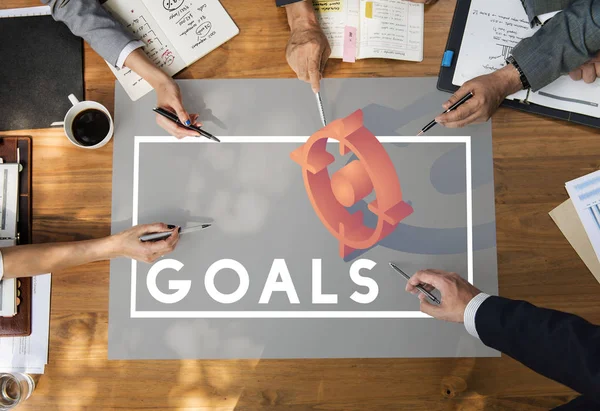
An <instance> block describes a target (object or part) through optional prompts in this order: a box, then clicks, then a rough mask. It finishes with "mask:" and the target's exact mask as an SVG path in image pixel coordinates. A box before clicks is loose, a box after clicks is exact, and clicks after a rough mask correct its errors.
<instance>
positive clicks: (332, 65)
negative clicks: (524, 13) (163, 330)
mask: <svg viewBox="0 0 600 411" xmlns="http://www.w3.org/2000/svg"><path fill="white" fill-rule="evenodd" d="M71 1H83V0H71ZM86 1H87V0H86ZM89 1H92V0H89ZM38 4H39V3H38V2H37V1H36V0H3V1H2V2H1V4H0V7H2V8H9V7H23V6H35V5H38ZM223 5H224V6H225V8H226V9H227V10H228V12H229V13H230V14H231V17H232V18H233V19H234V20H235V22H236V23H237V25H238V26H239V28H240V35H239V36H237V37H235V38H234V39H233V40H232V41H230V42H228V43H226V44H225V45H224V46H222V47H221V48H219V49H217V50H215V51H214V52H212V53H210V54H209V55H208V56H206V57H204V58H203V59H201V60H200V61H198V62H197V63H195V64H194V65H193V66H192V67H190V68H188V69H186V70H184V71H183V72H181V73H180V74H179V75H178V76H177V78H196V79H200V78H271V77H293V76H294V75H293V72H292V71H291V70H290V69H289V67H288V66H287V63H286V61H285V56H284V49H285V45H286V41H287V37H288V29H287V25H286V19H285V13H284V11H283V10H280V9H276V8H275V7H274V5H273V0H254V1H251V2H241V1H236V0H223ZM454 6H455V1H451V0H440V1H439V2H438V3H437V4H434V5H431V6H428V7H426V11H425V53H424V60H423V62H422V63H418V64H417V63H410V62H398V61H386V60H379V59H374V60H363V61H359V62H357V63H355V64H343V63H341V62H340V61H339V60H331V61H329V63H328V65H327V69H326V72H325V75H326V76H327V77H385V76H398V77H409V76H436V75H437V73H438V69H439V64H440V60H441V56H442V52H443V48H444V45H445V42H446V38H447V35H448V30H449V27H450V22H451V19H452V13H453V10H454ZM84 59H85V62H84V67H85V92H86V99H90V100H97V101H99V102H101V103H102V104H104V105H106V106H107V107H108V108H109V109H110V110H111V111H112V109H113V105H114V98H113V95H114V82H115V80H114V77H113V75H112V74H111V72H110V70H109V69H108V67H107V66H106V64H105V63H104V61H103V60H102V59H101V58H100V57H99V56H98V55H97V54H95V53H94V51H93V50H91V49H90V48H89V46H87V45H86V47H85V56H84ZM65 98H66V96H65ZM400 98H401V96H400ZM0 104H1V103H0ZM2 134H3V135H6V134H15V135H16V134H20V135H23V134H26V135H31V136H32V137H33V219H34V220H33V221H34V241H35V242H38V243H41V242H48V241H64V240H77V239H87V238H95V237H100V236H104V235H108V234H109V232H110V213H111V178H112V177H111V176H112V148H113V146H112V144H109V145H107V146H105V147H104V148H102V149H99V150H82V149H78V148H76V147H74V146H73V145H71V143H69V142H68V140H67V139H66V138H65V137H64V136H63V135H62V132H61V131H60V129H55V130H51V129H46V130H26V131H23V130H20V131H15V132H12V133H2ZM493 141H494V146H493V149H494V166H495V185H496V215H497V232H498V262H499V286H500V295H502V296H506V297H510V298H519V299H527V300H529V301H530V302H532V303H534V304H538V305H541V306H544V307H550V308H555V309H559V310H565V311H570V312H573V313H576V314H578V315H581V316H583V317H585V318H586V319H588V320H590V321H592V322H595V323H600V304H599V303H598V300H599V297H600V284H598V283H597V282H596V281H595V280H594V278H593V276H592V275H591V274H590V273H589V272H588V270H587V269H586V267H585V266H584V264H583V263H582V262H581V261H580V260H579V258H578V257H577V255H576V253H575V251H574V250H573V249H571V247H570V246H569V244H568V243H567V241H566V240H565V238H564V237H563V236H562V235H561V233H560V231H559V230H558V229H557V227H556V226H555V225H554V223H553V222H552V220H551V219H550V217H549V216H548V211H550V210H551V209H552V208H554V207H555V206H557V205H558V204H560V203H561V202H562V201H563V200H565V199H566V198H567V193H566V191H565V189H564V182H565V181H567V180H570V179H573V178H575V177H578V176H581V175H583V174H586V173H589V172H591V171H594V170H597V169H598V168H599V167H600V140H599V136H598V132H597V131H596V130H593V129H589V128H585V127H582V126H575V125H571V124H568V123H565V122H561V121H556V120H551V119H547V118H542V117H537V116H534V115H530V114H524V113H520V112H516V111H512V110H507V109H500V110H499V111H498V112H497V114H496V115H494V118H493ZM108 279H109V264H108V263H107V262H100V263H94V264H89V265H86V266H83V267H79V268H75V269H71V270H67V271H64V272H57V273H54V275H53V280H52V281H53V284H52V310H51V325H50V359H49V364H48V366H47V368H46V373H45V374H44V375H43V376H42V377H41V378H40V380H39V384H38V387H37V388H36V391H35V393H34V394H33V396H32V397H31V398H30V399H29V400H28V401H27V402H26V403H25V404H23V405H22V406H21V407H20V408H19V409H22V410H41V409H43V410H69V411H75V410H148V409H156V410H234V409H235V410H263V409H269V410H284V409H285V410H316V409H319V410H378V411H379V410H415V411H416V410H427V411H435V410H546V409H549V408H552V407H554V406H557V405H559V404H561V403H563V402H565V401H567V400H569V399H571V398H573V397H574V396H575V393H574V392H573V391H571V390H569V389H568V388H565V387H564V386H561V385H559V384H557V383H555V382H552V381H549V380H547V379H545V378H543V377H541V376H539V375H536V374H535V373H534V372H532V371H530V370H529V369H527V368H525V367H524V366H522V365H520V364H519V363H517V362H516V361H514V360H512V359H511V358H509V357H507V356H502V358H491V359H490V358H488V359H485V358H479V359H474V358H471V359H461V358H456V359H358V360H357V359H349V360H301V361H300V360H252V361H247V360H245V361H108V360H107V328H108Z"/></svg>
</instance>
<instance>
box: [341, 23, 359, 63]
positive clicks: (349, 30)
mask: <svg viewBox="0 0 600 411" xmlns="http://www.w3.org/2000/svg"><path fill="white" fill-rule="evenodd" d="M342 61H345V62H346V63H354V62H355V61H356V27H352V26H346V27H345V28H344V54H343V56H342Z"/></svg>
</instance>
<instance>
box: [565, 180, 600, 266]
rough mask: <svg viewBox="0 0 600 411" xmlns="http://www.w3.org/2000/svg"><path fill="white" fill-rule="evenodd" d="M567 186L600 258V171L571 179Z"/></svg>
mask: <svg viewBox="0 0 600 411" xmlns="http://www.w3.org/2000/svg"><path fill="white" fill-rule="evenodd" d="M566 187H567V191H568V192H569V196H570V197H571V200H572V201H573V205H574V206H575V210H577V214H578V215H579V218H580V219H581V222H582V223H583V227H584V228H585V232H586V233H587V235H588V237H589V239H590V242H591V243H592V246H593V247H594V251H595V252H596V256H597V257H598V259H600V171H596V172H593V173H591V174H588V175H586V176H583V177H580V178H577V179H575V180H572V181H569V182H568V183H566Z"/></svg>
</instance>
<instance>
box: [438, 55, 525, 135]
mask: <svg viewBox="0 0 600 411" xmlns="http://www.w3.org/2000/svg"><path fill="white" fill-rule="evenodd" d="M522 89H523V83H522V82H521V79H520V75H519V72H518V71H517V70H516V69H515V67H514V66H513V65H512V64H508V65H506V66H504V67H503V68H501V69H500V70H496V71H494V72H493V73H490V74H485V75H483V76H479V77H475V78H474V79H472V80H469V81H467V82H466V83H465V84H463V85H462V87H461V88H460V89H458V90H457V91H456V92H455V93H454V95H452V97H450V99H449V100H448V101H447V102H446V103H445V104H444V105H443V107H444V109H448V108H450V107H451V106H452V105H454V104H455V103H456V102H457V101H459V100H460V99H461V98H462V97H463V96H465V95H467V94H469V93H471V94H473V98H471V99H470V100H469V102H468V103H466V104H463V105H462V106H461V107H460V108H457V109H455V110H452V111H450V112H447V113H444V114H441V115H439V116H438V117H436V119H435V120H436V121H437V122H438V123H440V124H442V125H443V126H444V127H448V128H457V127H464V126H466V125H469V124H473V123H484V122H486V121H487V120H489V119H490V117H491V116H492V114H494V112H495V111H496V110H497V109H498V106H500V104H501V103H502V102H503V101H504V99H505V98H506V97H508V96H509V95H511V94H513V93H516V92H517V91H519V90H522Z"/></svg>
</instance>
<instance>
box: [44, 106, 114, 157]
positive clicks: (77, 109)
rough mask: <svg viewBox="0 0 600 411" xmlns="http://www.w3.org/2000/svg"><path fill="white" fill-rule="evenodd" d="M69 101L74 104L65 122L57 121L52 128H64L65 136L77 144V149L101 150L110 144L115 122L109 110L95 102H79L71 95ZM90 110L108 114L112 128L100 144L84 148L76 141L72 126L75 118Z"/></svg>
mask: <svg viewBox="0 0 600 411" xmlns="http://www.w3.org/2000/svg"><path fill="white" fill-rule="evenodd" d="M69 101H70V102H71V104H73V107H71V108H70V109H69V111H67V114H66V115H65V119H64V121H56V122H54V123H52V124H51V126H62V127H63V130H64V132H65V135H66V136H67V138H68V139H69V141H71V143H73V144H75V145H76V146H77V147H82V148H91V149H94V148H100V147H102V146H104V145H106V143H108V142H109V141H110V139H111V138H112V136H113V131H114V125H113V120H112V117H111V116H110V113H109V112H108V109H107V108H106V107H104V106H103V105H102V104H100V103H97V102H95V101H79V100H77V97H75V96H74V95H73V94H69ZM89 109H96V110H100V111H102V112H103V113H104V114H106V116H107V117H108V122H109V124H110V127H109V130H108V133H107V134H106V136H105V137H104V138H103V139H102V140H101V141H100V142H99V143H98V144H95V145H93V146H84V145H83V144H81V143H80V142H78V141H77V140H76V139H75V136H74V135H73V127H72V126H73V120H74V119H75V117H77V114H79V113H81V112H82V111H85V110H89Z"/></svg>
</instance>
